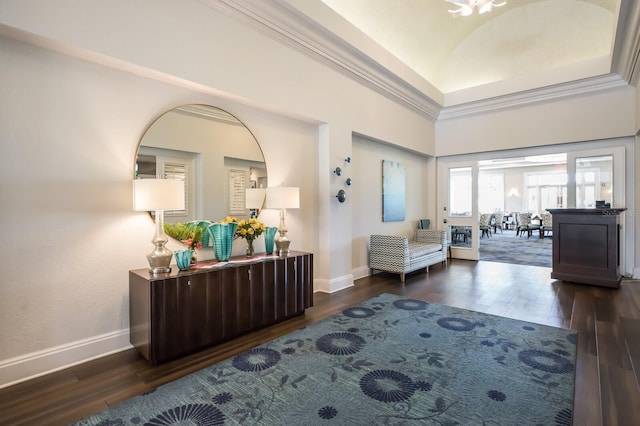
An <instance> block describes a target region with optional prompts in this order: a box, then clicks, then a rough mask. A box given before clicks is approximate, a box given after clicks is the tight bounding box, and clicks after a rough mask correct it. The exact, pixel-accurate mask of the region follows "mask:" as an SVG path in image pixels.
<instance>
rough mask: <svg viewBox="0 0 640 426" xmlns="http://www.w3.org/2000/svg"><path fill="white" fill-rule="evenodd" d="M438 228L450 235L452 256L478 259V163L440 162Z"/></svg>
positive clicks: (448, 236)
mask: <svg viewBox="0 0 640 426" xmlns="http://www.w3.org/2000/svg"><path fill="white" fill-rule="evenodd" d="M438 176H442V177H443V178H444V179H442V180H441V182H440V187H439V188H438V194H439V200H438V205H439V208H438V212H439V214H438V229H444V230H445V231H446V232H447V238H448V239H449V240H450V241H451V255H452V257H454V258H456V259H468V260H478V259H479V253H478V248H479V245H478V238H479V233H478V232H479V226H478V185H477V182H478V166H477V162H466V163H447V162H446V160H442V161H439V162H438Z"/></svg>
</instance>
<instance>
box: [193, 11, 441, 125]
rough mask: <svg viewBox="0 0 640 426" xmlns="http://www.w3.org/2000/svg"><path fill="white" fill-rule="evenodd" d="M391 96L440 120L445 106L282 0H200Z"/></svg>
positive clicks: (388, 96)
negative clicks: (440, 114)
mask: <svg viewBox="0 0 640 426" xmlns="http://www.w3.org/2000/svg"><path fill="white" fill-rule="evenodd" d="M200 2H201V3H203V4H205V5H206V6H208V7H210V8H212V9H214V10H216V11H218V12H221V13H223V14H224V15H226V16H227V17H229V18H231V19H234V20H236V21H238V22H240V23H242V24H245V25H247V26H249V27H251V28H253V29H254V30H256V31H258V32H260V33H262V34H264V35H266V36H267V37H269V38H271V39H273V40H276V41H278V42H280V43H282V44H284V45H286V46H288V47H290V48H292V49H294V50H296V51H298V52H300V53H302V54H304V55H306V56H308V57H310V58H312V59H314V60H316V61H318V62H320V63H322V64H324V65H327V66H329V67H330V68H332V69H334V70H335V71H338V72H340V73H342V74H343V75H346V76H347V77H349V78H351V79H352V80H355V81H357V82H359V83H361V84H363V85H364V86H366V87H369V88H370V89H372V90H374V91H376V92H378V93H380V94H381V95H384V96H386V97H387V98H389V99H391V100H393V101H395V102H398V103H399V104H402V105H404V106H407V107H409V108H411V109H413V110H415V111H416V112H418V113H421V114H424V115H426V116H428V117H430V118H432V119H434V120H435V119H436V118H437V117H438V115H439V113H440V109H441V108H442V107H441V105H440V104H439V103H437V102H435V101H434V100H433V99H431V98H430V97H429V96H427V95H425V94H424V93H423V92H422V91H421V90H419V89H417V88H416V87H414V86H413V85H411V84H409V83H408V82H407V81H405V80H404V79H402V78H400V77H398V76H397V75H395V74H394V73H393V72H391V71H389V69H387V68H386V67H385V66H383V65H382V64H380V63H378V62H376V61H375V60H373V59H372V58H371V57H369V56H367V55H366V54H364V53H363V52H361V51H360V50H359V49H357V48H356V47H354V46H353V45H351V44H349V43H347V42H346V41H345V40H343V39H340V38H339V37H338V36H336V35H335V34H333V33H331V32H330V31H328V30H327V29H326V28H324V27H322V26H321V25H319V24H318V23H317V22H316V21H314V20H312V19H310V18H309V17H308V16H306V15H304V14H303V13H301V12H300V11H298V10H297V9H295V8H294V7H293V6H291V5H289V4H288V3H287V2H286V1H282V0H261V1H251V2H247V1H242V0H200Z"/></svg>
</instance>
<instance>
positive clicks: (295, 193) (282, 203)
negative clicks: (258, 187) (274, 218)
mask: <svg viewBox="0 0 640 426" xmlns="http://www.w3.org/2000/svg"><path fill="white" fill-rule="evenodd" d="M299 207H300V188H296V187H293V186H290V187H285V186H275V187H273V188H267V208H268V209H297V208H299Z"/></svg>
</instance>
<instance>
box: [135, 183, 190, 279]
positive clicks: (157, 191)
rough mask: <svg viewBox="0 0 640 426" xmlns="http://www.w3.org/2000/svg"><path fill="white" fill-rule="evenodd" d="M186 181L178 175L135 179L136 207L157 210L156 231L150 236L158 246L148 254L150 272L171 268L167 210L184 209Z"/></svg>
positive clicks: (141, 209) (144, 209) (156, 272)
mask: <svg viewBox="0 0 640 426" xmlns="http://www.w3.org/2000/svg"><path fill="white" fill-rule="evenodd" d="M184 207H185V198H184V181H181V180H176V179H135V180H134V181H133V210H134V211H147V212H149V211H154V212H155V222H156V223H155V224H156V233H155V235H154V237H153V239H152V240H151V243H152V244H153V245H154V246H155V249H154V250H153V251H152V252H151V253H149V254H148V255H147V260H148V261H149V272H151V273H152V274H154V275H155V274H159V273H164V272H171V266H170V264H171V258H172V257H173V252H172V251H171V250H169V249H168V248H166V247H165V244H166V243H167V241H169V238H168V237H167V235H166V234H165V233H164V212H165V210H184Z"/></svg>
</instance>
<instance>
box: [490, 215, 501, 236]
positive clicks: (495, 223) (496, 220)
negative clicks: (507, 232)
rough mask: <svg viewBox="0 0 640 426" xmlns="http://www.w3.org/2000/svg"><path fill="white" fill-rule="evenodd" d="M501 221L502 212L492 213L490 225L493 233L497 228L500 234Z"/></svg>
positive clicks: (496, 231)
mask: <svg viewBox="0 0 640 426" xmlns="http://www.w3.org/2000/svg"><path fill="white" fill-rule="evenodd" d="M503 223H504V213H502V212H497V213H494V214H493V217H492V218H491V227H492V228H493V233H494V234H496V233H498V229H499V230H500V233H501V234H502V226H503Z"/></svg>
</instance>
